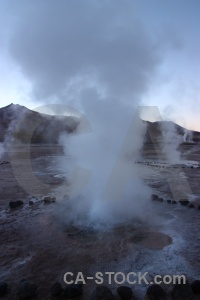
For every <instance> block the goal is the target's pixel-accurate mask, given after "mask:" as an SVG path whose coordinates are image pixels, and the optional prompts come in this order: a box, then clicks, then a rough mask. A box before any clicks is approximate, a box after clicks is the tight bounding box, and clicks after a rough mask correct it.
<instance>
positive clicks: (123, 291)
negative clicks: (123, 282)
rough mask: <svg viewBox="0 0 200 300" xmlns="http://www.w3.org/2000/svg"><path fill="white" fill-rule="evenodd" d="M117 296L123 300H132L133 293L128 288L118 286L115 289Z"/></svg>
mask: <svg viewBox="0 0 200 300" xmlns="http://www.w3.org/2000/svg"><path fill="white" fill-rule="evenodd" d="M117 293H118V295H119V296H120V297H121V298H122V299H125V300H129V299H133V298H132V297H133V291H132V289H131V288H130V287H128V286H119V287H118V288H117Z"/></svg>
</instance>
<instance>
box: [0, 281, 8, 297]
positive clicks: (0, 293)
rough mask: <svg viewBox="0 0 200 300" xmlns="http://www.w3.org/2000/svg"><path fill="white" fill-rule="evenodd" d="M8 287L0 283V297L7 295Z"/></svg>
mask: <svg viewBox="0 0 200 300" xmlns="http://www.w3.org/2000/svg"><path fill="white" fill-rule="evenodd" d="M7 289H8V285H7V283H6V282H3V281H2V282H0V297H2V296H4V295H5V294H6V293H7Z"/></svg>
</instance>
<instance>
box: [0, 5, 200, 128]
mask: <svg viewBox="0 0 200 300" xmlns="http://www.w3.org/2000/svg"><path fill="white" fill-rule="evenodd" d="M0 12H1V17H0V41H1V44H0V106H1V107H2V106H6V105H8V104H10V103H11V102H12V103H16V104H21V105H25V106H26V107H28V108H31V109H34V108H35V107H38V106H39V105H43V104H47V103H62V104H63V103H66V104H67V103H69V104H70V105H72V106H73V103H74V102H75V101H76V99H78V98H83V99H84V98H86V97H98V98H99V99H101V98H109V97H111V98H113V99H115V98H116V99H120V100H121V101H125V102H126V101H129V102H134V103H135V104H137V105H147V106H157V107H158V109H159V110H160V112H161V115H162V117H163V119H167V120H173V121H175V122H177V123H179V124H180V125H182V126H185V127H187V128H189V129H195V130H199V131H200V118H199V115H200V1H199V0H84V1H83V0H65V1H56V0H42V1H41V0H40V1H39V0H29V1H27V0H18V1H16V0H0Z"/></svg>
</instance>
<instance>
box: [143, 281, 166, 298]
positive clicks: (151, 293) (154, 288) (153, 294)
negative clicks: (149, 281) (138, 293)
mask: <svg viewBox="0 0 200 300" xmlns="http://www.w3.org/2000/svg"><path fill="white" fill-rule="evenodd" d="M146 299H147V300H167V294H166V292H165V290H164V289H163V288H162V287H161V286H160V285H157V284H153V285H150V286H149V287H148V289H147V292H146Z"/></svg>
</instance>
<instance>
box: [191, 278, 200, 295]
mask: <svg viewBox="0 0 200 300" xmlns="http://www.w3.org/2000/svg"><path fill="white" fill-rule="evenodd" d="M191 288H192V291H193V293H194V294H200V280H195V281H193V282H192V283H191Z"/></svg>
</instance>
